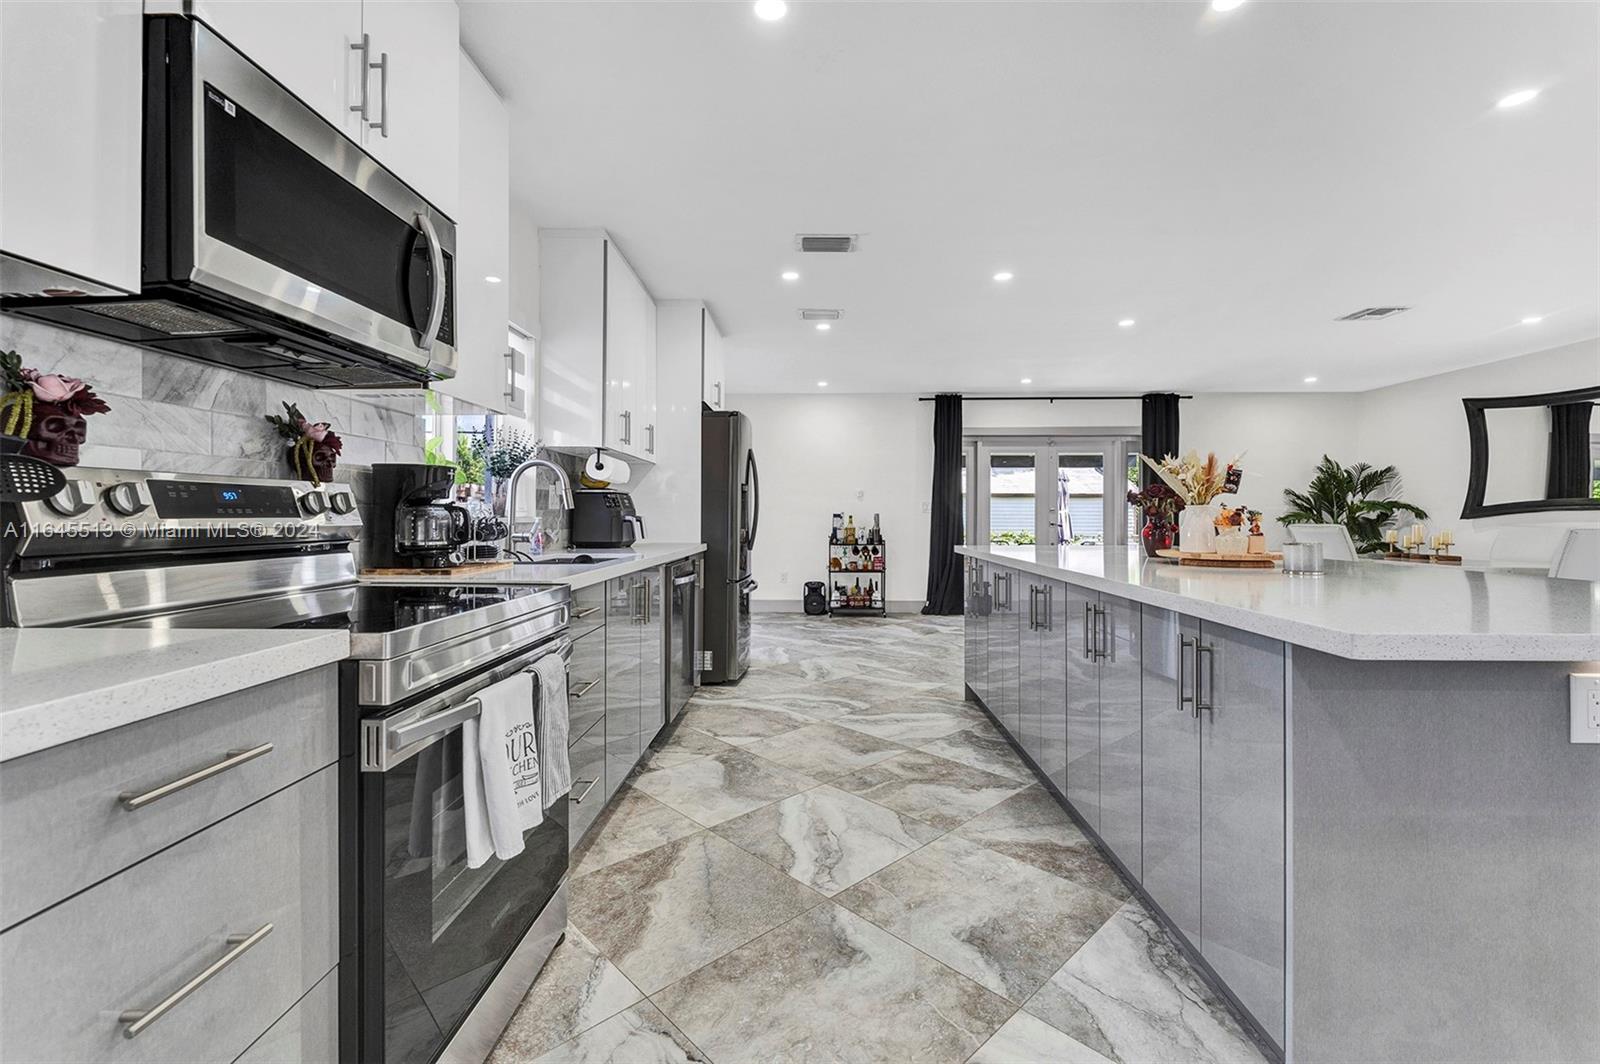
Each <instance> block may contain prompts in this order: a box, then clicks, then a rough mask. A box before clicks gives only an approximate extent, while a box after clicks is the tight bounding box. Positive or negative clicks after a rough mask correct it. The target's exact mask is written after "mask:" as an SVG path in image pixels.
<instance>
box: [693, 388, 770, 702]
mask: <svg viewBox="0 0 1600 1064" xmlns="http://www.w3.org/2000/svg"><path fill="white" fill-rule="evenodd" d="M751 435H752V434H751V427H750V419H749V418H747V417H745V416H744V415H743V414H741V413H739V412H738V411H737V410H707V411H704V412H702V413H701V415H700V441H701V463H700V536H701V538H702V539H704V540H705V544H706V563H705V564H706V568H705V598H704V605H705V614H704V621H703V623H702V626H701V633H702V644H703V645H702V647H701V649H702V651H703V656H702V658H701V669H700V681H701V682H702V683H733V682H735V681H737V680H738V679H739V678H740V677H741V676H743V675H744V673H745V670H746V669H748V668H749V667H750V594H751V592H753V591H755V589H756V581H755V577H754V575H753V570H752V569H751V563H750V559H751V552H752V551H753V550H754V549H755V545H756V525H757V523H758V521H759V519H760V516H761V480H760V474H759V473H758V472H757V470H756V453H755V449H754V447H753V446H752V443H751Z"/></svg>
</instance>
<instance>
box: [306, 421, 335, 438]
mask: <svg viewBox="0 0 1600 1064" xmlns="http://www.w3.org/2000/svg"><path fill="white" fill-rule="evenodd" d="M330 427H331V426H330V425H329V424H328V423H327V422H326V421H319V422H317V423H316V424H315V425H307V426H306V435H307V436H310V437H311V441H312V442H313V443H321V442H322V440H323V437H325V436H327V435H328V429H329V428H330Z"/></svg>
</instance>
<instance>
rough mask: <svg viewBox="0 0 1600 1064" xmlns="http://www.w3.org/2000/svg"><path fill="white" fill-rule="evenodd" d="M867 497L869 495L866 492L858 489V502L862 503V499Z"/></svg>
mask: <svg viewBox="0 0 1600 1064" xmlns="http://www.w3.org/2000/svg"><path fill="white" fill-rule="evenodd" d="M866 497H867V493H866V492H865V491H862V490H861V489H860V488H857V489H856V501H857V502H860V501H861V500H862V499H865V498H866Z"/></svg>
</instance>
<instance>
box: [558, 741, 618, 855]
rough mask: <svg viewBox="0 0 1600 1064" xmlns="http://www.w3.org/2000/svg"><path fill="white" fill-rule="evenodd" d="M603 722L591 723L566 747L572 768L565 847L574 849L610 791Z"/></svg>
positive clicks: (593, 820)
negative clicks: (592, 724)
mask: <svg viewBox="0 0 1600 1064" xmlns="http://www.w3.org/2000/svg"><path fill="white" fill-rule="evenodd" d="M606 752H607V748H606V722H605V719H604V718H602V719H600V720H597V721H595V722H594V726H593V727H591V728H590V729H589V730H588V731H587V732H585V733H584V734H583V735H580V736H579V737H578V738H577V739H575V740H573V742H572V744H571V745H570V746H568V747H567V758H568V760H569V761H570V763H571V765H572V790H571V791H570V792H568V794H567V809H568V813H569V819H568V821H567V846H568V848H569V849H576V848H577V845H578V843H580V842H582V841H583V838H584V836H585V835H587V834H588V833H589V829H590V828H591V827H592V826H594V822H595V820H596V818H598V817H599V816H600V810H601V809H603V808H605V804H606V799H607V798H608V797H610V795H611V791H612V788H610V787H608V786H607V778H606V777H607V769H608V767H609V766H608V764H607V762H608V760H609V759H608V758H607V756H606Z"/></svg>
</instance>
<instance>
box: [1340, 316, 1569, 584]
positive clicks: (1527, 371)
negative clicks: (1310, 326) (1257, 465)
mask: <svg viewBox="0 0 1600 1064" xmlns="http://www.w3.org/2000/svg"><path fill="white" fill-rule="evenodd" d="M1596 384H1600V340H1586V341H1583V342H1582V343H1576V344H1568V345H1566V346H1565V347H1556V348H1551V349H1550V350H1548V351H1536V352H1534V353H1533V354H1529V355H1521V356H1519V357H1517V358H1508V359H1505V360H1503V361H1500V362H1491V363H1489V364H1488V365H1484V366H1474V367H1472V368H1470V369H1463V370H1457V371H1456V372H1454V373H1441V374H1439V375H1438V376H1435V377H1424V378H1422V379H1421V380H1415V381H1409V382H1407V383H1405V384H1396V385H1393V386H1391V387H1388V388H1379V389H1376V390H1374V391H1370V392H1366V393H1364V394H1363V395H1362V396H1361V397H1360V398H1361V403H1360V407H1359V428H1358V432H1359V436H1360V448H1359V452H1358V453H1359V454H1360V456H1361V460H1362V461H1365V462H1370V463H1372V464H1373V465H1388V464H1390V463H1393V464H1395V465H1398V466H1399V467H1400V473H1401V476H1402V477H1403V478H1404V480H1405V495H1406V499H1407V500H1408V501H1410V502H1414V503H1416V504H1417V505H1418V506H1421V507H1422V508H1423V509H1425V510H1427V511H1428V514H1429V517H1430V520H1429V522H1428V523H1429V524H1430V525H1432V526H1434V527H1439V528H1451V529H1453V530H1455V531H1456V533H1457V536H1456V538H1457V541H1458V543H1459V544H1460V546H1461V550H1462V553H1463V554H1465V555H1468V556H1480V555H1483V554H1485V553H1486V552H1487V549H1488V543H1489V541H1490V539H1491V538H1493V535H1494V534H1495V533H1496V532H1498V531H1499V530H1501V529H1505V528H1510V527H1516V526H1524V525H1541V526H1550V527H1562V528H1567V527H1571V526H1573V525H1579V524H1589V525H1593V524H1595V523H1597V521H1600V518H1597V517H1596V515H1595V513H1594V511H1589V512H1588V513H1587V514H1582V515H1581V516H1579V515H1576V514H1565V515H1564V514H1562V513H1560V512H1558V511H1552V512H1549V513H1535V514H1519V515H1516V516H1512V517H1489V518H1481V519H1479V520H1476V521H1463V520H1461V516H1460V515H1461V504H1462V502H1463V501H1464V500H1465V499H1466V495H1467V469H1468V465H1469V451H1468V446H1467V419H1466V416H1465V414H1464V413H1463V411H1462V407H1461V400H1462V399H1464V398H1468V397H1480V398H1481V397H1485V396H1495V395H1533V394H1537V393H1540V392H1556V391H1566V390H1568V389H1572V388H1584V387H1593V386H1595V385H1596ZM1493 442H1494V441H1493V437H1492V436H1491V438H1490V446H1491V447H1492V446H1493ZM1539 468H1540V470H1543V468H1544V467H1543V465H1542V464H1541V465H1540V466H1539ZM1541 482H1542V477H1541ZM1525 535H1528V536H1531V535H1532V533H1526V534H1525Z"/></svg>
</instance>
